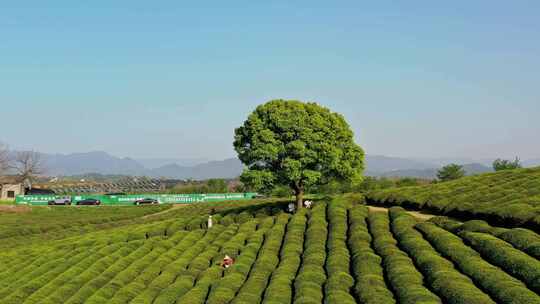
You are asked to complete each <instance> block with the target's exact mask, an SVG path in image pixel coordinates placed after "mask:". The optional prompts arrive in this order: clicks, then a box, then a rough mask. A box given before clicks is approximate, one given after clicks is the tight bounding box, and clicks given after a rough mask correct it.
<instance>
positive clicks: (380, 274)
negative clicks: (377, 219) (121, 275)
mask: <svg viewBox="0 0 540 304" xmlns="http://www.w3.org/2000/svg"><path fill="white" fill-rule="evenodd" d="M367 217H368V209H367V207H364V206H357V207H354V208H352V209H351V210H350V212H349V231H350V232H349V240H348V243H349V248H350V250H351V256H352V272H353V276H354V279H355V280H356V283H355V286H354V293H355V295H356V297H357V298H358V299H359V300H360V302H361V303H366V304H371V303H395V302H396V300H395V299H394V296H393V294H392V292H391V291H390V290H389V289H388V286H387V285H386V282H385V280H384V271H383V268H382V265H381V264H382V259H381V257H379V256H378V255H377V254H375V252H374V251H373V249H372V248H371V242H372V237H371V235H370V233H369V231H368V228H367V223H366V219H367Z"/></svg>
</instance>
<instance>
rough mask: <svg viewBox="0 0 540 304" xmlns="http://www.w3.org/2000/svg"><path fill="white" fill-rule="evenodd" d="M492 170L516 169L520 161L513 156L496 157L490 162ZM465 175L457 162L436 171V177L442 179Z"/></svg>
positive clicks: (519, 166) (443, 180) (452, 178)
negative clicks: (512, 157)
mask: <svg viewBox="0 0 540 304" xmlns="http://www.w3.org/2000/svg"><path fill="white" fill-rule="evenodd" d="M492 166H493V170H495V171H502V170H512V169H518V168H521V167H522V166H521V163H520V161H519V158H517V157H516V158H515V159H514V160H507V159H500V158H498V159H496V160H495V161H493V163H492ZM463 176H465V170H464V169H463V166H460V165H457V164H449V165H447V166H444V167H442V168H441V169H440V170H439V171H438V172H437V178H438V179H439V180H440V181H442V182H445V181H449V180H454V179H458V178H461V177H463Z"/></svg>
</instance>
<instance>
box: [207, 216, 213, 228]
mask: <svg viewBox="0 0 540 304" xmlns="http://www.w3.org/2000/svg"><path fill="white" fill-rule="evenodd" d="M213 224H214V222H213V221H212V216H211V215H209V216H208V229H210V228H212V225H213Z"/></svg>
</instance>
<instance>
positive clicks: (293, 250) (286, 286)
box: [263, 209, 307, 304]
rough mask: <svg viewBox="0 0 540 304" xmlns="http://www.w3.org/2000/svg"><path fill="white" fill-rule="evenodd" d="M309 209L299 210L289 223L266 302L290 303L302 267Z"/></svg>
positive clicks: (269, 285)
mask: <svg viewBox="0 0 540 304" xmlns="http://www.w3.org/2000/svg"><path fill="white" fill-rule="evenodd" d="M306 213H307V209H302V210H299V211H298V212H297V213H296V214H295V215H294V216H293V217H292V219H291V220H290V221H289V223H288V224H287V232H286V235H285V239H284V242H283V247H282V249H281V252H280V263H279V265H278V267H277V269H276V270H275V271H274V272H273V273H272V276H271V278H270V282H269V284H268V287H267V288H266V290H265V293H264V300H263V303H264V304H268V303H274V302H276V303H290V302H291V301H292V282H293V280H294V279H295V276H296V272H297V271H298V268H299V267H300V256H301V255H302V252H303V250H304V248H303V247H304V246H303V243H304V232H305V229H306Z"/></svg>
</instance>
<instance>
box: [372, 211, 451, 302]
mask: <svg viewBox="0 0 540 304" xmlns="http://www.w3.org/2000/svg"><path fill="white" fill-rule="evenodd" d="M368 222H369V230H370V232H371V234H372V236H373V247H374V249H375V252H376V253H377V254H378V255H379V256H381V257H382V259H383V265H384V269H385V272H386V276H387V278H388V282H389V285H390V286H391V288H392V290H393V291H394V294H395V295H396V299H397V300H398V302H399V303H403V304H416V303H424V304H428V303H433V304H436V303H442V302H441V299H440V298H439V297H438V296H437V295H435V294H433V293H432V292H431V291H430V290H429V289H428V288H426V287H425V286H424V277H423V276H422V274H421V273H420V272H419V271H418V270H417V269H416V267H415V266H414V263H413V261H412V260H411V258H409V256H408V255H407V254H406V253H405V252H403V251H401V250H400V249H399V247H398V246H397V241H396V240H395V239H394V236H393V234H392V232H391V231H390V221H389V218H388V214H386V213H382V212H370V213H369V217H368Z"/></svg>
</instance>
